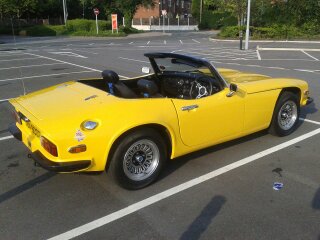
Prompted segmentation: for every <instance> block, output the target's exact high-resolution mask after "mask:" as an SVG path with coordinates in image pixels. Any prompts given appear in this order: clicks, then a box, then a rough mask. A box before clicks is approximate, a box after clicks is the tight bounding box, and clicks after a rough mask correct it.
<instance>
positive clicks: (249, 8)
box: [245, 0, 251, 50]
mask: <svg viewBox="0 0 320 240" xmlns="http://www.w3.org/2000/svg"><path fill="white" fill-rule="evenodd" d="M250 10H251V0H248V12H247V30H246V45H245V49H246V50H248V49H249V35H250Z"/></svg>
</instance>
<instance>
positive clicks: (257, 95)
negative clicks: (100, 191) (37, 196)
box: [9, 53, 312, 189]
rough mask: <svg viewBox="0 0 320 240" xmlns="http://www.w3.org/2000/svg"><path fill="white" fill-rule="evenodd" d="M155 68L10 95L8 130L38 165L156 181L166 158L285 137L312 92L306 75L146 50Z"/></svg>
mask: <svg viewBox="0 0 320 240" xmlns="http://www.w3.org/2000/svg"><path fill="white" fill-rule="evenodd" d="M145 56H146V57H148V58H149V60H150V64H151V66H152V68H153V73H150V71H151V70H150V69H149V68H148V67H144V68H143V69H142V70H143V72H144V73H149V74H147V75H145V76H142V77H137V78H132V79H128V80H119V77H118V75H117V74H116V73H115V72H113V71H108V70H106V71H103V72H102V78H101V79H86V80H78V81H71V82H66V83H63V84H59V85H57V86H53V87H49V88H47V89H43V90H40V91H37V92H34V93H31V94H28V95H25V96H21V97H18V98H15V99H12V100H10V103H11V104H12V105H13V106H14V108H15V111H14V116H15V119H16V123H15V124H12V125H11V126H10V127H9V129H10V131H11V133H12V134H13V135H14V136H15V137H16V138H17V139H19V140H20V141H22V142H23V143H24V144H25V145H26V146H27V147H28V148H29V149H30V151H31V153H30V154H29V156H30V157H32V158H33V159H34V160H35V161H36V163H38V164H39V165H41V166H42V167H43V168H45V169H48V170H52V171H57V172H76V171H103V170H105V169H108V172H109V173H110V174H112V175H113V177H114V178H115V179H116V180H117V181H118V182H119V183H120V184H121V185H122V186H124V187H126V188H130V189H138V188H142V187H145V186H147V185H148V184H150V183H151V182H153V181H154V180H155V179H156V178H157V176H158V175H159V173H160V171H161V169H162V168H163V167H164V164H165V162H166V160H167V159H174V158H176V157H179V156H181V155H184V154H187V153H190V152H193V151H196V150H199V149H202V148H206V147H209V146H212V145H215V144H219V143H222V142H226V141H228V140H232V139H235V138H239V137H242V136H245V135H248V134H251V133H253V132H257V131H260V130H262V129H267V128H268V129H269V131H270V133H272V134H274V135H278V136H285V135H288V134H290V133H292V132H293V131H294V130H295V129H296V127H297V123H298V119H299V113H300V106H304V105H306V104H308V103H310V102H312V99H311V98H310V97H309V96H308V95H309V90H308V84H307V83H306V82H305V81H302V80H297V79H287V78H271V77H268V76H264V75H258V74H249V73H243V72H239V71H236V70H231V69H216V68H215V67H214V66H213V65H212V64H211V63H209V62H208V61H206V60H204V59H199V58H194V57H190V56H185V55H179V54H173V53H147V54H145Z"/></svg>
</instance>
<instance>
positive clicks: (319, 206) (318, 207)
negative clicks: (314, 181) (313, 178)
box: [311, 188, 320, 240]
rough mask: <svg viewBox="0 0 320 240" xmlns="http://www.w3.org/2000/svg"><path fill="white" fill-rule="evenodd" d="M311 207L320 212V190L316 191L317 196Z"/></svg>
mask: <svg viewBox="0 0 320 240" xmlns="http://www.w3.org/2000/svg"><path fill="white" fill-rule="evenodd" d="M311 206H312V208H313V209H315V210H320V188H319V189H318V190H317V191H316V194H315V195H314V197H313V200H312V203H311ZM318 240H320V234H319V236H318Z"/></svg>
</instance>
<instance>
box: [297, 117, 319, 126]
mask: <svg viewBox="0 0 320 240" xmlns="http://www.w3.org/2000/svg"><path fill="white" fill-rule="evenodd" d="M299 120H301V121H304V122H308V123H313V124H316V125H320V122H317V121H314V120H310V119H305V118H299Z"/></svg>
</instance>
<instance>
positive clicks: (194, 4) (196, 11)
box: [191, 0, 201, 21]
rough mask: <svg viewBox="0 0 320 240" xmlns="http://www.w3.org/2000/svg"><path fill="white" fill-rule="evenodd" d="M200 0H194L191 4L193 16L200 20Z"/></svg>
mask: <svg viewBox="0 0 320 240" xmlns="http://www.w3.org/2000/svg"><path fill="white" fill-rule="evenodd" d="M200 1H201V0H192V4H191V13H192V16H193V17H194V18H196V19H198V21H199V20H200Z"/></svg>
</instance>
